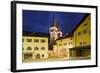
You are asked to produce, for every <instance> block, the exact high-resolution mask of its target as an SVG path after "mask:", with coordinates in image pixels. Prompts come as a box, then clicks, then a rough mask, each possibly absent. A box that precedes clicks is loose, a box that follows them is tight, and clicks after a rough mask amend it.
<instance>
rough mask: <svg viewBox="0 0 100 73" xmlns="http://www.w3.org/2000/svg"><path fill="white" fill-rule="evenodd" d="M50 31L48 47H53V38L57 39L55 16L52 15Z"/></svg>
mask: <svg viewBox="0 0 100 73" xmlns="http://www.w3.org/2000/svg"><path fill="white" fill-rule="evenodd" d="M49 33H50V47H51V49H53V45H54V44H55V40H56V39H58V28H57V26H56V18H55V16H53V20H52V26H51V27H50V29H49Z"/></svg>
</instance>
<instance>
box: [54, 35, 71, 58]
mask: <svg viewBox="0 0 100 73" xmlns="http://www.w3.org/2000/svg"><path fill="white" fill-rule="evenodd" d="M72 47H73V35H66V36H64V37H61V38H59V39H57V40H56V45H54V52H55V55H56V56H58V57H61V58H66V59H69V48H72Z"/></svg>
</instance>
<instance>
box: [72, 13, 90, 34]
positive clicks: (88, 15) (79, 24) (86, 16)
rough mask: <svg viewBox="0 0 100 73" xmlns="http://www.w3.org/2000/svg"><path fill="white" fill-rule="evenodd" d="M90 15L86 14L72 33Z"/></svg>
mask: <svg viewBox="0 0 100 73" xmlns="http://www.w3.org/2000/svg"><path fill="white" fill-rule="evenodd" d="M89 15H90V13H87V14H86V15H85V16H84V17H83V19H82V20H81V21H80V22H79V23H78V24H77V25H76V26H75V27H74V29H73V30H72V33H73V32H74V31H75V30H76V29H77V28H78V27H79V26H80V25H81V23H82V22H84V20H85V19H86V18H87V17H88V16H89Z"/></svg>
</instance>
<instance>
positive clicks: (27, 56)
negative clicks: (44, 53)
mask: <svg viewBox="0 0 100 73" xmlns="http://www.w3.org/2000/svg"><path fill="white" fill-rule="evenodd" d="M24 59H32V54H31V53H27V54H24Z"/></svg>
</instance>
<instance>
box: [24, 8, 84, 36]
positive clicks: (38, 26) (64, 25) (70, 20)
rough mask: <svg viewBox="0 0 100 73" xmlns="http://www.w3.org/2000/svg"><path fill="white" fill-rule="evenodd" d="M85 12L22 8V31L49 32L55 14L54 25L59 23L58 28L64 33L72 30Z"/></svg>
mask: <svg viewBox="0 0 100 73" xmlns="http://www.w3.org/2000/svg"><path fill="white" fill-rule="evenodd" d="M85 14H86V13H75V12H52V11H33V10H23V31H24V32H44V33H49V28H50V27H51V25H52V20H53V16H55V20H56V25H58V23H60V29H61V31H62V33H63V35H65V34H66V33H70V32H71V31H72V30H73V28H74V27H75V26H76V25H77V24H78V23H79V22H80V21H81V20H82V18H83V17H84V15H85Z"/></svg>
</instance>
